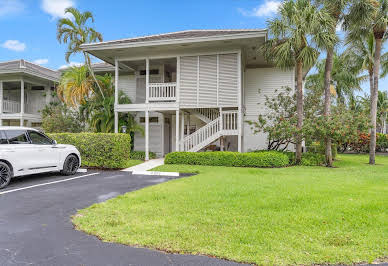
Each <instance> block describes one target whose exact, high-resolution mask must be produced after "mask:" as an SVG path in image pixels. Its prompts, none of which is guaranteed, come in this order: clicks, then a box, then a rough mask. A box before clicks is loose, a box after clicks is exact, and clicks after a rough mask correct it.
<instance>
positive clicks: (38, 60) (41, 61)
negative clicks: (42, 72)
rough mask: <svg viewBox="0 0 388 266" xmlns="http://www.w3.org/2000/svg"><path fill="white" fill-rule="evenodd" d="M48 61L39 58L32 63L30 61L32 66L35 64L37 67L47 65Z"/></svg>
mask: <svg viewBox="0 0 388 266" xmlns="http://www.w3.org/2000/svg"><path fill="white" fill-rule="evenodd" d="M48 61H49V60H48V59H47V58H40V59H36V60H34V61H32V62H33V63H34V64H37V65H45V64H47V63H48Z"/></svg>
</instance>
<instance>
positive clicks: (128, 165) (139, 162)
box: [122, 160, 144, 168]
mask: <svg viewBox="0 0 388 266" xmlns="http://www.w3.org/2000/svg"><path fill="white" fill-rule="evenodd" d="M141 163H144V161H141V160H128V161H127V163H126V164H125V165H123V167H122V168H129V167H132V166H135V165H138V164H141Z"/></svg>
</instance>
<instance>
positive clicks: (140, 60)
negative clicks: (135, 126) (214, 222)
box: [82, 29, 295, 156]
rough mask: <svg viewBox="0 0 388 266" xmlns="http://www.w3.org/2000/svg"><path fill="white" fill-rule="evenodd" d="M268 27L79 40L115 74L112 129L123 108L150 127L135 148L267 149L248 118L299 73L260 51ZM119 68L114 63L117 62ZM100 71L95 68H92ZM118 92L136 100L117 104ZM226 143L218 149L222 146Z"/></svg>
mask: <svg viewBox="0 0 388 266" xmlns="http://www.w3.org/2000/svg"><path fill="white" fill-rule="evenodd" d="M266 37H267V31H266V30H260V29H254V30H189V31H181V32H174V33H166V34H160V35H151V36H144V37H139V38H130V39H123V40H116V41H107V42H100V43H91V44H86V45H82V49H83V50H84V51H86V52H88V53H90V54H92V55H94V56H96V57H98V58H99V59H101V60H103V61H105V62H107V63H109V64H110V65H109V64H101V65H100V66H99V67H100V68H101V71H100V72H112V73H114V74H115V88H116V104H115V131H116V132H118V131H120V130H121V129H119V128H118V123H117V117H118V113H119V112H132V113H135V114H136V117H137V120H138V121H139V122H140V123H141V124H143V125H144V126H145V136H142V135H141V134H136V135H135V139H134V145H135V147H134V148H135V150H145V151H146V153H147V154H148V152H149V151H153V152H156V153H157V154H158V155H159V156H163V155H165V154H166V153H168V152H171V151H178V150H180V151H200V150H205V149H209V145H211V146H210V148H212V149H218V148H220V149H223V148H224V149H225V150H236V151H250V150H255V149H265V148H266V147H267V137H266V136H265V135H262V134H261V135H254V134H253V131H252V130H251V128H250V126H249V125H248V124H247V123H245V122H244V121H246V120H256V119H257V117H258V115H259V114H260V113H262V112H263V111H264V101H265V95H267V96H272V95H274V93H275V90H276V89H281V88H282V87H284V86H289V87H291V88H294V87H295V74H294V71H282V70H280V69H277V68H274V67H272V66H270V65H269V64H268V63H267V62H266V61H265V60H264V58H263V56H262V55H261V53H260V46H261V44H263V42H264V41H265V40H266ZM112 66H114V69H113V67H112ZM94 68H95V69H96V72H98V69H97V68H96V66H95V67H94ZM118 90H122V91H124V92H125V93H126V94H127V95H128V96H129V97H130V98H131V100H132V104H118V101H117V94H118ZM220 146H221V147H220Z"/></svg>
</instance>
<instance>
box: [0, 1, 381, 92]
mask: <svg viewBox="0 0 388 266" xmlns="http://www.w3.org/2000/svg"><path fill="white" fill-rule="evenodd" d="M280 1H281V0H206V1H205V0H196V1H187V0H186V1H182V0H180V1H176V0H168V1H160V0H148V1H141V0H138V1H134V0H111V1H107V0H0V27H1V35H0V61H6V60H12V59H20V58H23V59H26V60H29V61H32V62H37V63H39V64H41V65H43V66H46V67H50V68H54V69H57V68H59V67H61V66H63V65H66V62H65V59H64V53H65V50H66V45H63V44H62V45H61V44H59V43H58V41H57V40H56V21H57V20H58V18H61V17H63V15H64V12H63V10H64V9H65V8H66V7H67V6H75V7H77V8H79V9H80V10H82V11H85V10H89V11H91V12H92V13H93V14H94V17H95V28H96V29H97V30H98V31H99V32H101V33H102V34H103V36H104V40H114V39H120V38H127V37H135V36H141V35H148V34H155V33H163V32H171V31H179V30H186V29H239V28H265V25H266V20H267V19H268V18H270V17H271V16H274V15H275V14H276V9H277V7H278V6H279V4H280ZM71 62H73V63H78V62H82V57H81V56H75V57H72V58H71ZM365 88H367V84H365ZM380 88H381V89H382V90H388V78H386V79H384V80H381V86H380ZM366 90H367V89H366Z"/></svg>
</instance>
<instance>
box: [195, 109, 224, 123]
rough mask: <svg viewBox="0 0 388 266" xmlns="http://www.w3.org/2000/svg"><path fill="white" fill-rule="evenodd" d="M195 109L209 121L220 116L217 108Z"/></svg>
mask: <svg viewBox="0 0 388 266" xmlns="http://www.w3.org/2000/svg"><path fill="white" fill-rule="evenodd" d="M195 111H196V112H197V113H199V114H201V115H203V116H204V117H207V118H208V119H209V120H210V121H213V120H214V119H216V118H217V117H219V116H220V112H219V111H218V110H217V109H212V108H197V109H195Z"/></svg>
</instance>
